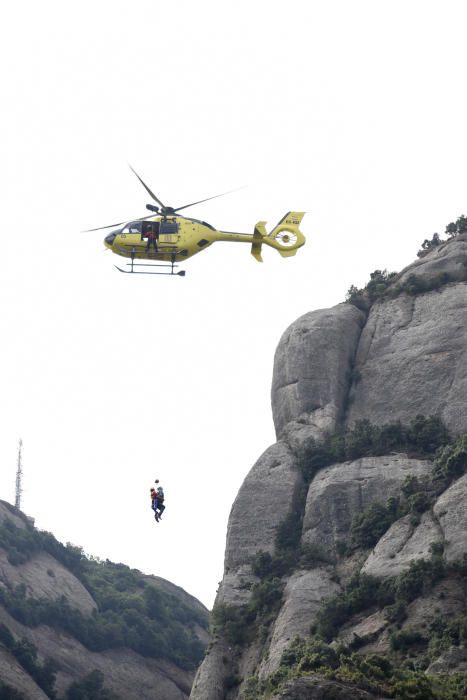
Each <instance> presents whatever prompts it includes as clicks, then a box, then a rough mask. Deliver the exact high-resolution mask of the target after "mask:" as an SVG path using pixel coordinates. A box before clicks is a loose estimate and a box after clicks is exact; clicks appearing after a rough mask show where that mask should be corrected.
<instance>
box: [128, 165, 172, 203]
mask: <svg viewBox="0 0 467 700" xmlns="http://www.w3.org/2000/svg"><path fill="white" fill-rule="evenodd" d="M128 165H130V164H129V163H128ZM130 170H132V171H133V172H134V174H135V175H136V177H137V178H138V180H139V181H140V183H141V184H142V185H143V187H144V189H145V190H146V192H148V194H149V195H150V196H151V197H152V198H153V200H154V201H155V202H157V203H158V204H160V206H161V207H162V208H163V209H165V208H166V207H165V204H162V202H161V200H160V199H159V198H158V197H156V195H155V194H154V192H151V190H150V189H149V187H148V186H147V185H146V183H145V182H144V180H142V179H141V178H140V176H139V175H138V173H137V172H136V170H135V169H134V168H132V167H131V165H130Z"/></svg>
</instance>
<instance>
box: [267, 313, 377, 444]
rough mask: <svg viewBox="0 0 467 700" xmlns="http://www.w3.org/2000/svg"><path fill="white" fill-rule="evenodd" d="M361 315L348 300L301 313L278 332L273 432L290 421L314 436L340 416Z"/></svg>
mask: <svg viewBox="0 0 467 700" xmlns="http://www.w3.org/2000/svg"><path fill="white" fill-rule="evenodd" d="M364 322H365V314H364V313H363V312H362V311H360V310H359V309H357V308H355V306H351V305H350V304H339V306H335V307H334V308H333V309H322V310H320V311H312V312H311V313H308V314H305V315H304V316H302V317H301V318H299V319H298V320H297V321H295V323H293V324H292V325H291V326H290V328H288V329H287V330H286V332H285V333H284V335H283V336H282V338H281V340H280V342H279V346H278V348H277V350H276V355H275V358H274V375H273V382H272V413H273V418H274V425H275V427H276V433H277V435H278V436H279V435H281V434H282V431H283V430H284V428H285V426H286V425H287V424H288V423H290V422H292V421H299V422H303V423H305V424H308V425H310V426H311V427H312V428H313V429H314V432H315V435H316V437H317V438H320V437H322V435H323V434H324V433H326V432H332V431H333V430H334V429H335V427H336V426H337V425H338V423H339V421H340V420H341V419H342V415H343V412H344V408H345V403H346V400H347V394H348V390H349V379H350V377H349V374H350V371H351V368H352V365H353V361H354V356H355V352H356V349H357V343H358V339H359V337H360V333H361V331H362V327H363V324H364Z"/></svg>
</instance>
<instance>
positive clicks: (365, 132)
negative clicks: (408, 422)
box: [0, 0, 467, 607]
mask: <svg viewBox="0 0 467 700" xmlns="http://www.w3.org/2000/svg"><path fill="white" fill-rule="evenodd" d="M0 20H1V21H0V27H1V29H0V32H1V41H0V75H1V97H2V107H1V110H0V193H1V195H0V196H1V211H2V237H3V246H2V258H3V259H2V272H1V274H0V286H1V299H2V302H3V303H2V342H1V363H0V368H1V426H2V430H1V437H0V465H1V470H0V498H2V499H5V500H8V501H10V502H14V484H15V469H16V451H17V443H18V439H19V437H20V436H21V437H22V439H23V441H24V494H23V501H22V506H23V510H24V511H25V512H26V513H27V514H29V515H31V516H33V517H34V518H35V519H36V524H37V526H38V527H40V528H42V529H46V530H50V531H51V532H53V533H54V534H55V536H56V537H58V538H59V539H60V540H62V541H64V542H67V541H71V542H72V543H74V544H77V545H81V546H82V547H83V548H84V550H85V551H86V552H87V553H88V554H92V555H95V556H99V557H101V558H104V559H105V558H109V559H111V560H112V561H121V562H124V563H126V564H128V565H130V566H132V567H137V568H139V569H141V570H142V571H144V572H146V573H152V574H156V575H159V576H162V577H164V578H167V579H169V580H170V581H172V582H174V583H176V584H178V585H180V586H182V587H183V588H185V589H186V590H187V591H188V592H190V593H192V594H194V595H195V596H197V597H198V598H200V599H201V600H202V601H203V602H204V603H205V604H206V605H207V606H209V607H210V606H211V605H212V602H213V599H214V595H215V591H216V588H217V584H218V582H219V581H220V579H221V578H222V570H223V554H224V545H225V535H226V526H227V519H228V515H229V511H230V508H231V505H232V503H233V500H234V498H235V496H236V494H237V491H238V488H239V487H240V485H241V483H242V480H243V479H244V477H245V475H246V474H247V473H248V471H249V469H250V468H251V466H252V465H253V464H254V462H255V461H256V459H257V458H258V457H259V456H260V455H261V453H262V452H263V451H264V450H265V449H266V448H267V447H268V446H269V445H270V444H271V443H273V442H274V441H275V435H274V430H273V424H272V418H271V410H270V384H271V376H272V365H273V356H274V351H275V348H276V346H277V343H278V341H279V339H280V336H281V334H282V333H283V332H284V330H285V329H286V328H287V326H288V325H289V324H290V323H292V322H293V321H294V320H295V319H296V318H297V317H298V316H300V315H301V314H303V313H306V312H308V311H311V310H313V309H318V308H323V307H328V306H332V305H334V304H336V303H339V302H341V301H342V300H343V299H344V298H345V294H346V291H347V289H348V288H349V287H350V285H351V284H357V285H363V284H364V283H366V281H367V280H368V278H369V273H370V272H371V271H373V270H374V269H376V268H387V269H389V270H399V269H401V268H403V267H404V266H406V265H407V264H409V263H410V262H412V260H413V259H415V257H416V252H417V250H418V248H419V247H420V243H421V242H422V241H423V240H424V238H426V237H427V236H430V237H431V235H432V234H433V233H434V232H435V231H438V232H440V233H442V232H444V228H445V226H446V224H447V223H449V222H450V221H452V220H455V219H456V218H457V217H458V216H460V215H461V214H467V198H466V195H467V187H466V185H467V167H466V165H467V145H466V131H467V129H466V125H467V97H466V94H467V92H466V77H467V42H466V40H465V26H466V21H467V4H466V2H465V1H463V0H461V1H458V2H456V1H450V0H443V1H442V2H441V1H439V2H432V1H430V0H424V1H423V2H422V1H417V0H405V1H404V2H401V1H399V0H391V1H390V2H389V1H387V2H386V1H385V2H383V1H377V0H371V1H364V0H353V2H344V1H337V0H336V1H332V0H327V1H324V0H323V1H322V2H314V1H311V2H310V1H309V0H308V1H306V2H305V0H303V1H302V2H298V1H296V0H290V1H289V2H287V3H284V2H275V1H273V0H269V1H268V2H266V1H262V2H255V0H250V1H249V2H244V1H243V0H236V1H235V2H225V1H222V0H217V1H216V2H214V1H211V0H199V1H198V2H185V1H181V0H178V2H173V3H168V2H158V1H152V2H142V1H137V0H132V2H120V1H118V0H113V1H112V2H96V1H95V2H92V3H91V2H88V1H81V2H79V3H74V4H70V3H63V2H50V1H47V0H43V1H42V2H40V3H35V2H17V3H8V4H7V5H5V6H4V8H3V9H2V10H1V17H0ZM128 163H131V164H132V165H133V167H134V168H135V169H136V170H137V171H138V172H139V173H140V175H141V176H142V177H143V179H144V180H145V181H146V182H147V183H148V184H149V186H150V187H151V188H152V189H153V191H154V192H156V193H157V194H158V196H159V197H160V198H161V199H162V201H164V202H166V203H169V204H171V205H173V206H177V205H181V204H184V203H186V202H190V201H195V200H197V199H202V198H204V197H208V196H211V195H215V194H217V193H219V192H223V191H225V190H229V189H232V188H235V187H239V186H245V188H244V189H241V190H239V191H238V192H235V193H234V194H230V195H228V196H226V197H223V198H220V199H215V200H214V201H212V202H206V203H205V204H203V205H200V206H198V207H195V208H193V209H191V210H188V211H187V212H186V213H187V214H191V215H192V216H195V217H198V218H201V219H205V220H206V221H209V222H210V223H211V224H212V225H214V226H216V227H219V228H223V229H225V230H231V231H234V230H238V231H246V232H252V231H253V227H254V224H255V223H256V222H257V221H260V220H267V221H268V222H269V225H273V224H275V223H276V222H277V221H278V220H279V219H280V218H281V217H282V216H283V215H284V214H285V213H286V212H287V211H289V210H298V211H300V210H302V211H306V212H307V214H306V216H305V218H304V220H303V225H302V229H303V231H304V233H305V235H306V236H307V244H306V246H305V247H304V248H302V249H301V250H299V251H298V253H297V255H296V257H295V258H290V259H282V258H281V257H280V256H279V255H278V254H277V253H276V252H275V251H274V250H272V249H266V250H265V252H264V263H263V264H262V265H260V264H258V263H257V262H256V261H255V260H254V258H253V257H252V256H251V255H250V252H249V246H247V245H244V244H229V243H218V244H216V245H215V246H213V247H212V248H210V249H209V250H207V251H206V252H204V253H202V254H200V255H199V256H197V257H196V258H194V259H192V260H190V261H188V262H187V264H186V271H187V275H186V277H185V278H179V277H176V278H164V277H149V276H148V277H146V276H141V277H136V276H134V277H130V276H129V275H128V276H127V275H121V274H120V273H118V272H117V271H116V270H115V269H114V268H113V263H118V264H120V263H121V259H120V258H117V257H116V256H115V255H113V254H112V253H111V252H110V251H107V252H104V250H103V244H102V239H103V237H104V235H105V233H106V232H105V231H104V232H97V233H81V232H80V231H82V230H83V229H88V228H92V227H95V226H101V225H104V224H107V223H113V222H115V221H117V222H118V221H123V220H127V219H128V220H131V219H134V218H136V217H138V216H142V215H144V214H145V213H147V212H146V211H145V204H146V202H148V201H149V200H148V196H147V194H146V192H145V191H144V189H143V188H142V187H141V185H140V184H139V183H138V181H137V180H136V178H135V177H134V175H133V174H132V173H131V171H130V170H129V168H128ZM119 261H120V263H119ZM123 262H124V261H123ZM156 477H159V478H160V479H161V482H162V484H163V485H164V487H165V490H166V504H167V510H166V516H165V518H164V521H163V522H162V523H160V524H159V525H157V524H156V523H155V522H154V520H153V518H152V514H151V510H150V504H149V488H150V486H151V485H152V484H153V480H154V478H156ZM284 499H285V500H287V499H288V494H284ZM277 517H278V519H279V518H280V514H277Z"/></svg>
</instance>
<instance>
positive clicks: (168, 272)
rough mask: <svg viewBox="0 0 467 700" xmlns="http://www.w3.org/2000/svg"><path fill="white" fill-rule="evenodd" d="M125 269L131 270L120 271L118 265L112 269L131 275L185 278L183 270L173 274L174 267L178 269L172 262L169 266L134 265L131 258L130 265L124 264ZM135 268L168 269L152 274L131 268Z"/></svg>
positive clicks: (149, 271)
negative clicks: (177, 276)
mask: <svg viewBox="0 0 467 700" xmlns="http://www.w3.org/2000/svg"><path fill="white" fill-rule="evenodd" d="M126 266H127V267H129V268H131V269H130V270H122V268H121V267H118V265H114V267H115V268H116V269H117V270H118V271H119V272H124V273H125V274H129V275H131V274H133V275H179V276H180V277H185V270H180V271H179V272H174V267H178V265H176V264H175V263H174V261H172V262H171V263H170V264H169V265H165V264H160V265H159V264H157V263H135V262H134V258H133V257H132V259H131V263H127V264H126ZM135 267H165V268H169V270H168V271H167V272H152V271H151V270H135V269H133V268H135Z"/></svg>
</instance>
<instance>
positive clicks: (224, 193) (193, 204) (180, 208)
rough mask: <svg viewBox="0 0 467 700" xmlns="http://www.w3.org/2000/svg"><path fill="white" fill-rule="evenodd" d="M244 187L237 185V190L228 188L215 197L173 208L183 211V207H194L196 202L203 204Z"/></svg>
mask: <svg viewBox="0 0 467 700" xmlns="http://www.w3.org/2000/svg"><path fill="white" fill-rule="evenodd" d="M241 189H243V188H242V187H237V188H236V189H235V190H228V192H222V193H221V194H215V195H214V196H213V197H206V199H200V200H199V201H198V202H191V204H184V205H183V207H176V209H172V211H173V212H176V211H181V210H182V209H187V208H188V207H194V206H195V204H202V203H203V202H208V201H209V200H210V199H217V198H218V197H224V195H226V194H231V193H232V192H238V190H241Z"/></svg>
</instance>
